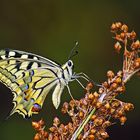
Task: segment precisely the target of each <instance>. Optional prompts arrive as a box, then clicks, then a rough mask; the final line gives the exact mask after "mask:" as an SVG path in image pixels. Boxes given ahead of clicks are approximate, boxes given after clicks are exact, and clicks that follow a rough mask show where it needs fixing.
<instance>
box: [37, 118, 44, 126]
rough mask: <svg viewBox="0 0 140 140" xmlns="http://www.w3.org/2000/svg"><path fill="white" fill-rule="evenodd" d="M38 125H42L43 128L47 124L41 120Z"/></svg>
mask: <svg viewBox="0 0 140 140" xmlns="http://www.w3.org/2000/svg"><path fill="white" fill-rule="evenodd" d="M38 123H39V124H40V125H41V127H43V126H44V125H45V122H44V121H43V119H41V120H40V121H39V122H38Z"/></svg>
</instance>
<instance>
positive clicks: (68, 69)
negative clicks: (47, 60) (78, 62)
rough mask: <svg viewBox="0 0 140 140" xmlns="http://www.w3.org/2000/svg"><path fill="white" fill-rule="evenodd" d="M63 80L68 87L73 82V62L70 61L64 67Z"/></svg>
mask: <svg viewBox="0 0 140 140" xmlns="http://www.w3.org/2000/svg"><path fill="white" fill-rule="evenodd" d="M62 70H63V72H62V80H64V81H63V82H65V84H66V85H67V84H68V82H69V81H72V75H73V73H72V70H73V62H72V61H71V60H68V61H67V62H66V63H65V64H64V65H62Z"/></svg>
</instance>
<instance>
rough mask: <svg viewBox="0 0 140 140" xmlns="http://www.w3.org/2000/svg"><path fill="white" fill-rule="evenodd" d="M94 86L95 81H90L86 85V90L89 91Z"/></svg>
mask: <svg viewBox="0 0 140 140" xmlns="http://www.w3.org/2000/svg"><path fill="white" fill-rule="evenodd" d="M92 88H93V83H92V82H89V83H88V84H87V86H86V90H87V91H89V90H91V89H92Z"/></svg>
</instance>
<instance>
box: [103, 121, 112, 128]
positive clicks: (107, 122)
mask: <svg viewBox="0 0 140 140" xmlns="http://www.w3.org/2000/svg"><path fill="white" fill-rule="evenodd" d="M110 125H111V122H110V121H105V122H104V123H103V124H102V127H103V128H104V129H105V128H107V127H109V126H110Z"/></svg>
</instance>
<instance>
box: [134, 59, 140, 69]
mask: <svg viewBox="0 0 140 140" xmlns="http://www.w3.org/2000/svg"><path fill="white" fill-rule="evenodd" d="M134 67H135V69H137V68H140V58H137V59H136V60H135V61H134Z"/></svg>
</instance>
